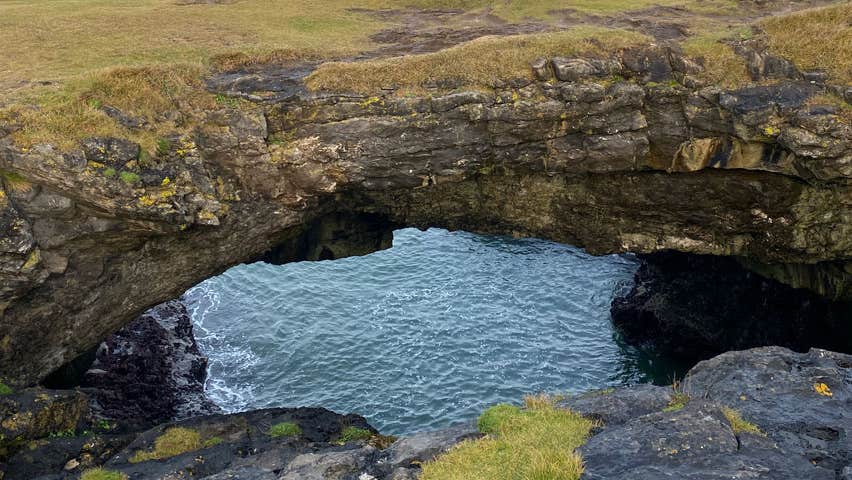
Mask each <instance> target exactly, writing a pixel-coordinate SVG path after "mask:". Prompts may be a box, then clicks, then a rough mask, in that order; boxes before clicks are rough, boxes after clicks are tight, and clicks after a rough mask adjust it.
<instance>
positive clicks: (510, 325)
mask: <svg viewBox="0 0 852 480" xmlns="http://www.w3.org/2000/svg"><path fill="white" fill-rule="evenodd" d="M636 268H637V261H636V260H635V259H634V258H633V257H631V256H618V255H610V256H603V257H594V256H591V255H589V254H586V253H585V252H583V251H582V250H581V249H578V248H574V247H570V246H566V245H561V244H557V243H553V242H547V241H542V240H535V239H512V238H507V237H496V236H481V235H474V234H470V233H465V232H448V231H445V230H439V229H431V230H428V231H425V232H421V231H418V230H414V229H405V230H399V231H397V232H395V234H394V246H393V248H391V249H389V250H385V251H381V252H377V253H374V254H372V255H368V256H365V257H353V258H346V259H341V260H334V261H322V262H300V263H292V264H287V265H281V266H276V265H270V264H266V263H255V264H251V265H241V266H238V267H235V268H232V269H230V270H228V271H227V272H225V273H224V274H222V275H220V276H217V277H214V278H211V279H208V280H206V281H205V282H203V283H201V284H199V285H198V286H196V287H194V288H193V289H191V290H190V291H188V292H187V295H186V298H187V303H188V306H189V308H190V311H191V313H192V317H193V322H194V324H195V334H196V337H197V338H198V341H199V344H200V346H201V349H202V351H203V352H204V353H205V354H207V355H208V356H209V357H210V366H209V378H208V380H207V384H206V391H207V393H208V395H209V396H210V398H211V399H212V400H213V401H214V402H216V403H217V404H218V405H219V406H221V407H222V408H223V409H225V410H226V411H241V410H247V409H253V408H264V407H273V406H291V407H292V406H322V407H326V408H330V409H332V410H335V411H339V412H355V413H359V414H361V415H364V416H365V417H366V418H367V419H368V420H369V421H370V422H371V424H373V425H374V426H375V427H377V428H378V429H379V430H381V431H382V432H384V433H391V434H405V433H411V432H414V431H419V430H427V429H432V428H440V427H443V426H447V425H450V424H453V423H458V422H460V421H467V420H472V419H474V418H476V416H477V415H478V414H479V413H480V412H481V411H482V410H483V409H484V408H486V407H487V406H489V405H492V404H494V403H498V402H517V401H519V400H520V399H521V398H522V397H523V395H525V394H529V393H537V392H559V393H566V392H568V393H570V392H581V391H585V390H589V389H593V388H603V387H607V386H613V385H622V384H629V383H638V382H647V381H656V382H658V383H659V382H667V381H669V380H671V378H672V377H673V376H674V375H677V372H679V371H682V369H678V368H677V366H675V365H673V364H671V363H669V362H667V361H664V360H663V359H659V358H650V357H648V356H646V355H644V354H642V353H641V352H639V351H637V350H635V349H632V348H630V347H627V346H624V345H622V344H620V343H619V341H618V339H617V336H616V335H615V334H614V332H613V330H612V326H611V322H610V313H609V307H610V302H611V300H612V297H613V295H614V294H615V292H616V291H618V290H619V289H623V288H626V287H628V286H629V285H630V282H631V281H632V276H633V274H634V272H635V270H636Z"/></svg>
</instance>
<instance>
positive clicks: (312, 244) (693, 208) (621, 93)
mask: <svg viewBox="0 0 852 480" xmlns="http://www.w3.org/2000/svg"><path fill="white" fill-rule="evenodd" d="M532 68H533V69H534V71H535V73H536V75H537V76H538V77H537V78H539V80H537V81H528V80H520V79H518V80H509V81H507V82H505V84H504V85H503V87H501V88H498V89H496V90H495V91H493V92H489V93H482V92H478V91H461V92H456V93H451V94H445V95H443V94H438V93H435V94H434V95H429V96H409V97H406V96H400V95H395V94H393V92H390V91H389V92H387V93H386V94H385V95H382V96H360V95H352V94H332V93H321V94H318V93H311V92H309V91H308V90H307V89H306V88H305V87H304V84H303V78H304V77H305V75H306V74H307V73H309V71H310V66H305V65H297V66H293V65H290V66H269V65H267V66H262V67H256V68H253V69H252V70H248V71H239V72H231V73H225V74H218V75H215V76H213V77H211V78H209V79H208V88H209V89H210V90H212V91H215V92H220V93H221V95H220V96H221V97H222V98H223V99H228V98H242V99H245V100H249V101H250V102H251V106H250V107H245V106H233V105H235V103H234V104H232V103H231V102H228V101H225V102H222V104H221V108H217V109H213V110H208V111H199V112H193V114H194V115H195V116H196V117H198V118H200V121H199V122H198V126H197V127H196V128H194V129H193V131H192V132H191V133H190V134H183V135H175V136H174V137H172V138H169V139H167V141H164V142H162V143H161V144H160V145H159V148H158V152H157V158H155V159H148V161H146V162H141V161H140V156H141V154H140V149H139V146H138V145H136V144H134V143H132V142H129V141H127V140H123V139H119V138H92V139H89V140H86V141H85V142H83V144H82V145H81V146H80V148H78V149H74V150H72V151H70V152H60V151H58V150H57V149H55V148H53V147H51V146H49V145H39V146H36V147H33V148H30V149H24V148H21V147H19V146H16V145H15V144H14V143H13V141H12V135H10V134H11V133H12V132H14V131H15V129H16V128H20V126H18V125H15V124H7V125H5V126H2V127H0V136H2V139H0V169H1V170H2V172H4V177H3V178H4V180H3V183H2V190H0V226H2V236H0V312H2V316H3V321H2V323H1V324H0V372H2V376H4V377H6V378H7V380H9V381H10V382H11V383H15V384H30V383H33V382H35V381H38V380H39V379H41V378H43V377H44V376H45V375H47V374H48V373H50V372H51V371H52V370H53V369H55V368H57V367H58V366H60V365H62V364H63V363H64V362H67V361H69V360H71V359H73V358H74V357H75V356H77V355H78V354H80V353H82V352H84V351H86V350H87V349H90V348H91V347H92V346H94V345H96V344H97V343H98V342H99V341H100V340H102V339H103V338H104V337H105V336H106V335H108V334H109V333H111V332H113V331H115V330H116V329H118V328H119V327H120V326H122V325H123V324H125V323H126V322H128V321H130V320H131V319H133V318H135V316H136V315H138V314H139V313H141V312H142V311H144V310H145V309H146V308H148V307H150V306H152V305H155V304H157V303H159V302H162V301H165V300H168V299H170V298H174V297H176V296H178V295H179V294H181V293H182V292H183V291H184V290H185V289H187V288H188V287H190V286H192V285H194V284H195V283H197V282H199V281H201V280H203V279H205V278H207V277H209V276H211V275H214V274H216V273H219V272H221V271H223V270H224V269H226V268H228V267H230V266H232V265H235V264H237V263H240V262H246V261H251V260H256V259H259V258H262V257H264V256H266V257H265V258H267V259H271V260H274V261H281V262H284V261H292V260H299V259H317V258H339V257H343V256H346V255H352V254H364V253H369V252H371V251H375V250H377V249H380V248H384V247H387V246H388V245H389V239H390V232H391V231H392V230H393V229H394V228H396V227H398V226H417V227H429V226H437V227H445V228H450V229H465V230H470V231H476V232H490V233H503V234H513V235H529V236H537V237H543V238H548V239H552V240H556V241H561V242H566V243H571V244H574V245H578V246H582V247H584V248H586V249H588V250H589V251H590V252H592V253H596V254H598V253H609V252H625V251H632V252H653V251H657V250H662V249H674V250H679V251H683V252H689V253H700V254H712V255H726V256H740V257H747V258H748V259H749V262H752V263H754V264H756V265H763V266H764V267H765V270H766V271H767V272H772V271H776V272H789V271H798V270H797V269H808V270H810V271H814V272H817V273H815V274H813V275H797V276H791V275H787V276H786V277H785V276H784V275H781V274H780V273H779V275H778V277H779V279H781V280H782V281H783V280H784V279H785V278H786V279H787V280H788V281H791V282H793V283H797V284H799V285H800V286H808V287H810V288H812V289H814V290H817V291H821V292H823V293H825V294H829V295H831V296H834V297H845V298H849V297H850V296H852V287H850V282H849V281H848V277H849V272H850V265H852V263H850V262H852V187H850V178H852V148H851V147H850V145H852V127H850V125H849V124H848V123H845V120H844V119H843V117H842V116H841V115H838V111H837V109H836V108H835V107H832V106H824V105H823V106H820V105H814V103H815V102H817V100H815V99H817V98H818V97H817V95H818V94H820V93H823V92H825V91H831V92H834V93H839V94H841V95H843V94H846V93H849V92H848V91H846V90H844V89H843V88H839V87H832V86H830V85H822V84H819V83H815V82H809V81H803V80H802V78H804V77H803V74H802V73H800V72H796V71H792V72H790V73H789V74H788V77H789V79H787V80H783V81H776V82H775V83H774V84H772V85H766V86H757V87H749V88H744V89H740V90H732V91H725V90H721V89H719V88H716V87H707V86H702V84H701V83H700V82H698V81H696V80H695V79H694V78H693V77H692V74H693V73H695V72H697V71H700V69H701V66H700V65H699V64H697V63H695V62H692V61H690V60H689V59H686V58H684V57H683V56H682V55H681V54H679V53H678V52H676V51H674V50H672V49H669V48H664V47H647V48H636V49H629V50H626V51H624V52H623V53H621V54H620V55H619V56H618V57H613V58H612V59H609V60H607V61H602V60H595V59H586V58H570V59H569V58H556V59H549V60H548V61H546V62H538V63H537V64H534V65H533V66H532ZM817 103H818V102H817ZM105 108H106V107H105ZM113 113H115V112H113ZM116 115H120V116H118V117H117V118H120V119H123V120H122V121H126V122H131V123H132V120H133V119H132V118H129V117H128V116H127V115H124V114H122V113H121V112H118V113H117V114H116ZM139 128H144V127H139ZM776 264H791V265H806V266H794V267H784V266H778V265H776ZM767 265H769V266H767Z"/></svg>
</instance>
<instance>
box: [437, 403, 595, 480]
mask: <svg viewBox="0 0 852 480" xmlns="http://www.w3.org/2000/svg"><path fill="white" fill-rule="evenodd" d="M543 400H544V397H540V396H539V397H531V398H529V399H528V400H527V401H526V402H525V403H526V405H525V408H519V407H516V406H512V405H505V404H503V405H496V406H494V407H491V408H489V409H488V410H486V411H485V412H483V413H482V415H481V416H480V418H479V421H478V422H477V423H478V425H479V427H480V429H482V430H483V433H487V436H486V437H484V438H481V439H479V440H467V441H464V442H462V443H460V444H459V445H458V446H456V447H455V448H453V449H452V450H450V451H449V452H447V453H446V454H444V455H442V456H440V457H438V458H437V459H436V460H434V461H432V462H429V463H426V464H424V465H423V475H422V477H421V479H422V480H469V479H480V478H482V479H485V478H487V479H489V480H515V479H530V480H534V479H547V480H577V479H578V478H580V475H581V474H582V472H583V462H582V459H581V458H580V455H579V454H577V453H576V452H574V449H576V448H577V447H579V446H580V445H582V444H583V443H585V441H586V439H587V438H588V436H589V432H590V431H591V429H592V428H593V427H594V426H595V425H596V423H595V422H594V421H592V420H589V419H587V418H584V417H582V416H581V415H579V414H577V413H575V412H572V411H570V410H565V409H561V408H556V406H555V404H554V402H553V401H550V402H547V401H543Z"/></svg>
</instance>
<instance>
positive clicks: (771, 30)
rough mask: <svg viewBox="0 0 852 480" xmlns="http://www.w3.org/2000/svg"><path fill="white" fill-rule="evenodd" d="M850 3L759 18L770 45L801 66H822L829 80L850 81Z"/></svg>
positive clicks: (773, 50) (851, 44)
mask: <svg viewBox="0 0 852 480" xmlns="http://www.w3.org/2000/svg"><path fill="white" fill-rule="evenodd" d="M850 18H852V3H848V2H847V3H843V4H840V5H833V6H828V7H823V8H815V9H810V10H804V11H801V12H797V13H791V14H788V15H782V16H774V17H769V18H767V19H766V20H763V21H761V22H759V25H760V27H761V28H762V29H763V30H764V31H765V32H766V34H767V42H768V44H769V49H770V51H772V53H774V54H776V55H781V56H783V57H784V58H787V59H789V60H791V61H792V62H793V63H794V64H796V66H797V67H799V68H800V69H806V70H807V69H824V70H825V71H826V72H827V73H828V74H829V76H830V77H831V79H832V80H834V81H836V82H840V83H844V84H848V83H850V82H852V54H850V52H852V27H850V24H849V19H850Z"/></svg>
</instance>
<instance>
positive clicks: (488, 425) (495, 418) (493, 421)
mask: <svg viewBox="0 0 852 480" xmlns="http://www.w3.org/2000/svg"><path fill="white" fill-rule="evenodd" d="M520 413H521V409H520V407H517V406H515V405H509V404H507V403H501V404H499V405H494V406H493V407H489V408H488V409H486V410H485V411H484V412H482V414H481V415H480V416H479V419H477V421H476V427H477V428H478V429H479V431H480V433H484V434H486V435H493V434H496V433H498V432H499V431H500V426H501V425H503V424H504V423H506V421H507V420H508V419H510V418H514V417H517V416H518V415H520Z"/></svg>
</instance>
